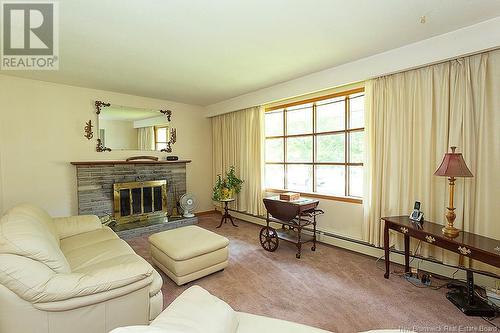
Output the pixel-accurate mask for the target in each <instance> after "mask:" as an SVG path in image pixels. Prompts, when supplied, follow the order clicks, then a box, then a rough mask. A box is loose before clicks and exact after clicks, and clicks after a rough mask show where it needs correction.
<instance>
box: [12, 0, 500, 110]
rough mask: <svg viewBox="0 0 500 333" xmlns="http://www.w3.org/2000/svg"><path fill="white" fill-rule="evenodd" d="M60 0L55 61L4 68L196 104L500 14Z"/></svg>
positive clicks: (415, 0) (490, 8)
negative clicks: (38, 67) (45, 67)
mask: <svg viewBox="0 0 500 333" xmlns="http://www.w3.org/2000/svg"><path fill="white" fill-rule="evenodd" d="M59 8H60V9H59V10H60V16H59V17H60V70H59V71H19V72H12V71H3V72H2V74H7V75H16V76H22V77H27V78H33V79H39V80H44V81H51V82H58V83H65V84H70V85H76V86H83V87H91V88H95V89H103V90H110V91H116V92H122V93H128V94H133V95H140V96H148V97H155V98H160V99H167V100H172V101H178V102H184V103H190V104H198V105H209V104H213V103H216V102H219V101H222V100H226V99H228V98H231V97H235V96H239V95H242V94H245V93H248V92H251V91H255V90H257V89H261V88H264V87H268V86H271V85H274V84H277V83H280V82H284V81H287V80H291V79H294V78H297V77H300V76H303V75H306V74H309V73H312V72H316V71H319V70H322V69H325V68H328V67H333V66H337V65H340V64H343V63H347V62H350V61H353V60H356V59H360V58H363V57H366V56H369V55H373V54H377V53H380V52H383V51H387V50H390V49H393V48H396V47H400V46H403V45H406V44H409V43H412V42H415V41H419V40H423V39H426V38H429V37H432V36H435V35H439V34H443V33H446V32H449V31H453V30H456V29H459V28H462V27H465V26H468V25H472V24H475V23H478V22H481V21H484V20H487V19H490V18H493V17H497V16H500V1H498V0H378V1H374V0H309V1H307V0H251V1H250V0H247V1H244V0H211V1H206V0H197V1H195V0H190V1H186V0H164V1H160V0H156V1H155V0H142V1H139V0H85V1H77V0H60V1H59ZM424 15H425V16H426V23H425V24H421V23H420V17H421V16H424Z"/></svg>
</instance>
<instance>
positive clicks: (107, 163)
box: [71, 160, 191, 166]
mask: <svg viewBox="0 0 500 333" xmlns="http://www.w3.org/2000/svg"><path fill="white" fill-rule="evenodd" d="M178 163H191V160H178V161H150V160H135V161H124V160H114V161H113V160H104V161H77V162H71V164H72V165H77V166H78V165H116V164H178Z"/></svg>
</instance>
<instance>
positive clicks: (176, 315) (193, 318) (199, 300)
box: [111, 286, 411, 333]
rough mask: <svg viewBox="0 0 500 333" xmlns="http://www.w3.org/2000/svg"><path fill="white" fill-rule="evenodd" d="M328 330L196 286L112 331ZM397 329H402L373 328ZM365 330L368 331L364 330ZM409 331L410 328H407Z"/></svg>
mask: <svg viewBox="0 0 500 333" xmlns="http://www.w3.org/2000/svg"><path fill="white" fill-rule="evenodd" d="M201 332H203V333H329V331H324V330H321V329H319V328H314V327H311V326H306V325H302V324H298V323H293V322H290V321H286V320H279V319H275V318H270V317H265V316H258V315H254V314H250V313H245V312H237V311H234V310H233V309H232V308H231V307H230V306H229V305H228V304H227V303H225V302H224V301H222V300H221V299H219V298H217V297H215V296H213V295H212V294H210V293H209V292H208V291H206V290H205V289H203V288H201V287H199V286H193V287H190V288H189V289H187V290H185V291H184V292H183V293H182V294H181V295H179V297H177V298H176V299H175V300H174V301H173V302H172V304H170V305H169V306H168V307H167V308H166V309H165V310H164V311H163V312H162V313H161V314H160V315H159V316H158V317H157V318H156V319H155V320H154V321H153V322H152V323H151V325H149V326H144V325H136V326H128V327H121V328H117V329H114V330H113V331H112V332H111V333H201ZM370 332H371V333H375V332H376V333H396V332H401V330H399V329H397V330H375V331H370ZM366 333H368V332H366ZM408 333H411V332H408Z"/></svg>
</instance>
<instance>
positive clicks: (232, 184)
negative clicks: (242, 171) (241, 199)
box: [212, 166, 243, 201]
mask: <svg viewBox="0 0 500 333" xmlns="http://www.w3.org/2000/svg"><path fill="white" fill-rule="evenodd" d="M241 184H243V180H241V179H239V178H238V177H236V172H235V170H234V166H231V167H230V168H229V171H227V172H226V175H225V177H224V178H222V176H221V175H217V180H216V181H215V186H214V188H213V191H212V200H214V201H221V200H229V199H232V198H233V197H234V195H235V194H238V193H240V191H241Z"/></svg>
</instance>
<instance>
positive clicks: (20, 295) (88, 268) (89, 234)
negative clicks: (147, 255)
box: [0, 204, 163, 333]
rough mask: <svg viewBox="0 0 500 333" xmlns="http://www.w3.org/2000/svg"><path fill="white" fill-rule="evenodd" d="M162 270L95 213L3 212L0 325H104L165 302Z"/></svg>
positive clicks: (6, 329)
mask: <svg viewBox="0 0 500 333" xmlns="http://www.w3.org/2000/svg"><path fill="white" fill-rule="evenodd" d="M162 283H163V281H162V278H161V276H160V275H159V274H158V273H157V272H156V271H155V270H154V269H153V267H152V266H151V265H150V264H149V263H148V262H146V261H145V260H144V259H143V258H141V257H140V256H138V255H137V254H136V253H135V252H134V251H133V250H132V248H131V247H130V246H129V245H128V244H127V243H126V242H124V241H123V240H121V239H120V238H119V237H118V236H117V235H116V234H115V233H114V232H113V231H112V230H111V229H110V228H108V227H103V226H102V224H101V223H100V221H99V219H98V218H97V217H96V216H74V217H65V218H52V217H50V216H49V215H48V214H47V213H46V212H45V211H43V210H42V209H40V208H37V207H35V206H32V205H27V204H23V205H18V206H16V207H14V208H12V209H10V210H9V211H7V213H6V214H5V215H4V216H3V217H2V218H1V219H0V332H1V333H10V332H23V333H30V332H50V333H59V332H61V333H63V332H64V333H67V332H71V333H80V332H81V333H84V332H85V333H88V332H92V333H101V332H102V333H105V332H106V333H107V332H109V331H110V330H112V329H114V328H116V327H120V326H125V325H139V324H148V323H149V322H150V321H151V320H153V319H154V318H155V317H156V316H157V315H158V314H159V313H160V312H161V310H162V307H163V296H162V293H161V290H160V289H161V286H162Z"/></svg>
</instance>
